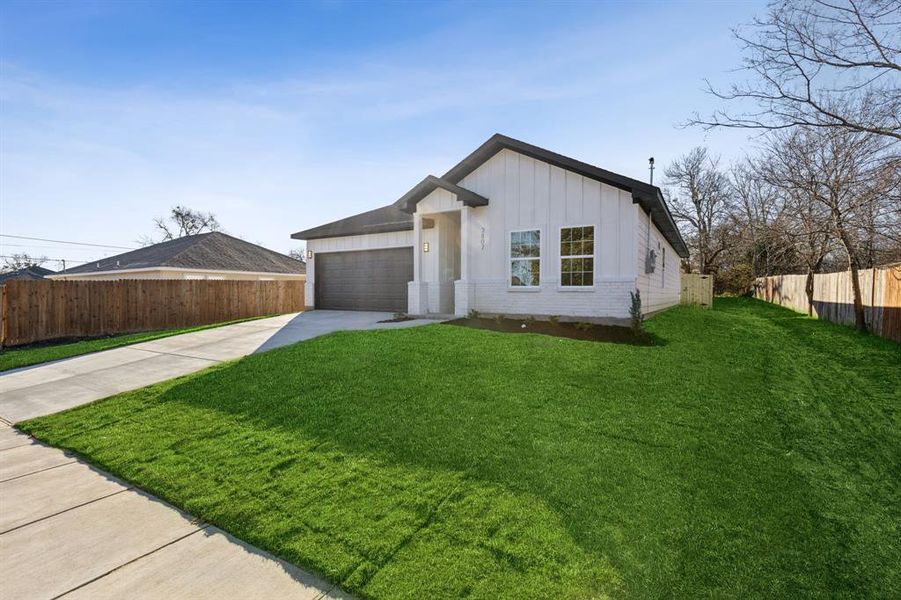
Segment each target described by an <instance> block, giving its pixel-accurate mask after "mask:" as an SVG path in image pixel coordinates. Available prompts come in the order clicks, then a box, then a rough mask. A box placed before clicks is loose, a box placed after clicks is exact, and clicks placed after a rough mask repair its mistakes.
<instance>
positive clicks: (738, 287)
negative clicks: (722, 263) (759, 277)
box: [713, 264, 755, 296]
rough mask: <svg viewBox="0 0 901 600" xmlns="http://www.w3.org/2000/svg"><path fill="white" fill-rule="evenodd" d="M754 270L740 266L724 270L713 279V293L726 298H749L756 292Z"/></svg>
mask: <svg viewBox="0 0 901 600" xmlns="http://www.w3.org/2000/svg"><path fill="white" fill-rule="evenodd" d="M754 280H755V278H754V269H753V268H752V267H751V265H749V264H738V265H733V266H731V267H729V268H728V269H723V270H722V271H719V272H718V273H717V274H716V277H714V279H713V292H714V293H715V294H717V295H725V296H747V295H749V294H751V292H752V291H753V290H754Z"/></svg>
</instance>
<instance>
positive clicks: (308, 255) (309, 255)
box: [307, 250, 313, 258]
mask: <svg viewBox="0 0 901 600" xmlns="http://www.w3.org/2000/svg"><path fill="white" fill-rule="evenodd" d="M307 258H313V251H312V250H307Z"/></svg>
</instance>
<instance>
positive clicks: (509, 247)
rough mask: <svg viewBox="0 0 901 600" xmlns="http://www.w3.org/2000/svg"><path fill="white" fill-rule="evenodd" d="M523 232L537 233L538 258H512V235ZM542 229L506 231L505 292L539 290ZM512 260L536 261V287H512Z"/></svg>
mask: <svg viewBox="0 0 901 600" xmlns="http://www.w3.org/2000/svg"><path fill="white" fill-rule="evenodd" d="M524 231H537V232H538V258H537V259H536V258H517V259H514V258H513V234H514V233H522V232H524ZM544 246H545V240H544V229H543V228H541V227H524V228H522V229H510V230H509V231H507V291H510V292H537V291H540V290H541V286H542V285H543V284H544V279H545V272H544ZM514 260H537V261H538V285H513V284H512V283H511V282H512V281H513V261H514Z"/></svg>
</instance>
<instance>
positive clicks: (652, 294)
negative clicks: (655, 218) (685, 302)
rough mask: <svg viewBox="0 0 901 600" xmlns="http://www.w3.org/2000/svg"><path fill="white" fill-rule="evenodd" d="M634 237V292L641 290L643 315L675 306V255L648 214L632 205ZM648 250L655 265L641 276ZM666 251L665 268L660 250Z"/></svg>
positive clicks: (676, 268) (676, 265)
mask: <svg viewBox="0 0 901 600" xmlns="http://www.w3.org/2000/svg"><path fill="white" fill-rule="evenodd" d="M634 212H635V214H636V216H637V219H636V223H637V226H636V237H637V238H638V256H637V257H636V258H637V260H636V268H637V270H638V278H637V283H638V289H639V290H641V301H642V302H641V306H642V310H643V312H644V313H645V314H648V313H652V312H656V311H659V310H663V309H664V308H669V307H670V306H673V305H675V304H678V303H679V269H680V261H679V256H678V255H677V254H676V251H675V250H673V247H672V246H670V244H669V242H668V241H666V238H665V237H663V234H661V233H660V231H659V230H658V229H657V226H656V225H654V224H653V223H652V222H651V220H650V219H649V218H648V215H647V214H645V212H644V211H643V210H642V209H641V208H640V207H639V206H638V205H637V204H636V205H635V207H634ZM649 241H650V247H651V249H653V250H654V251H655V252H656V253H657V266H656V269H655V270H654V272H653V273H645V256H646V255H647V251H648V242H649ZM664 249H665V250H666V266H665V267H664V265H663V250H664Z"/></svg>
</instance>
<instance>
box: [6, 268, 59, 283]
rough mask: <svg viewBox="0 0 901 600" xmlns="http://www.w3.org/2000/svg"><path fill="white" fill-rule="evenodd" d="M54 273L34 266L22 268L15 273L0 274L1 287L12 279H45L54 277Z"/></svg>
mask: <svg viewBox="0 0 901 600" xmlns="http://www.w3.org/2000/svg"><path fill="white" fill-rule="evenodd" d="M53 273H54V271H51V270H50V269H45V268H44V267H39V266H37V265H33V266H31V267H22V268H21V269H16V270H15V271H7V272H6V273H0V285H3V284H4V283H6V282H7V281H9V280H10V279H44V278H45V277H47V276H48V275H53Z"/></svg>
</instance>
